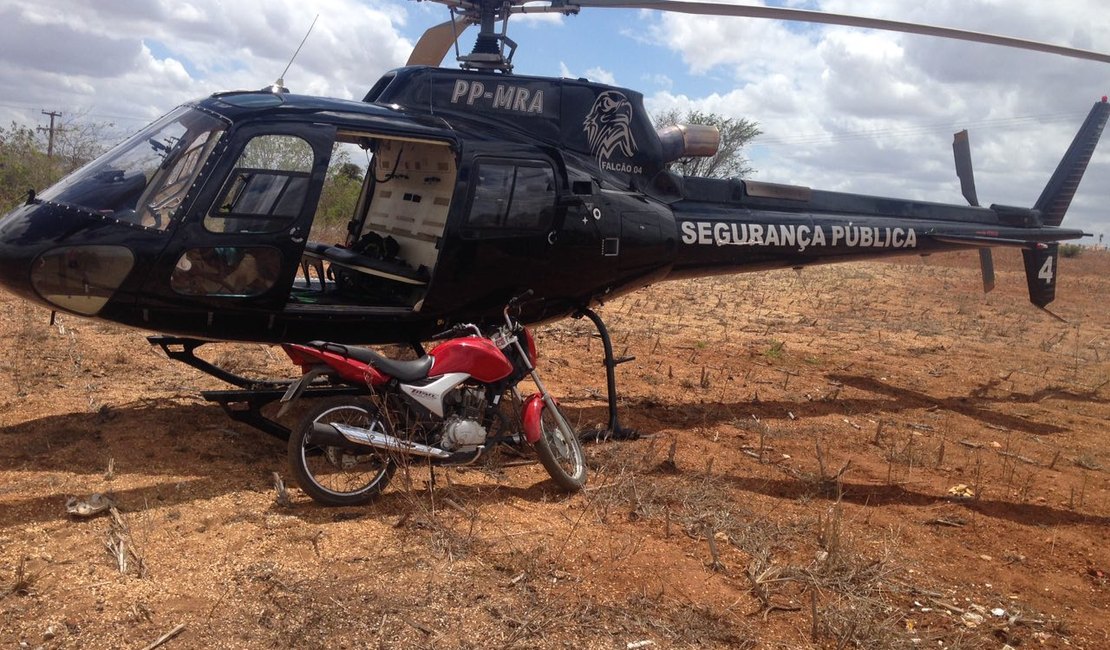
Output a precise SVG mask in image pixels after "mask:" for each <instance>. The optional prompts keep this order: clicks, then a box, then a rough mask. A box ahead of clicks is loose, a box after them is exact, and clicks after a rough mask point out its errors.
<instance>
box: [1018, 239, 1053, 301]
mask: <svg viewBox="0 0 1110 650" xmlns="http://www.w3.org/2000/svg"><path fill="white" fill-rule="evenodd" d="M1059 250H1060V246H1059V244H1055V243H1052V244H1037V245H1036V246H1035V247H1034V248H1031V249H1030V248H1027V249H1024V250H1022V251H1021V256H1022V258H1023V259H1024V261H1025V281H1026V284H1028V285H1029V302H1031V303H1033V304H1034V305H1036V306H1038V307H1040V308H1041V309H1044V308H1045V307H1046V306H1048V303H1050V302H1052V301H1053V300H1055V299H1056V261H1057V256H1058V254H1059Z"/></svg>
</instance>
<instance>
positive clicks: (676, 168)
mask: <svg viewBox="0 0 1110 650" xmlns="http://www.w3.org/2000/svg"><path fill="white" fill-rule="evenodd" d="M652 120H653V121H654V122H655V126H656V127H657V128H661V127H664V126H671V125H673V124H705V125H709V126H715V127H717V130H718V131H719V132H720V133H721V145H720V147H718V148H717V153H716V155H713V156H708V157H696V158H680V159H679V160H676V161H674V162H672V163H671V164H670V167H671V171H673V172H675V173H676V174H682V175H683V176H704V177H708V178H732V177H734V176H747V175H749V174H751V173H752V172H753V171H755V170H754V169H753V168H752V167H751V165H750V164H749V162H750V161H749V160H748V159H747V158H746V157H745V156H744V147H745V146H746V145H747V144H748V143H749V142H751V140H752V138H754V137H756V136H757V135H759V134H760V133H763V131H761V130H760V128H759V123H758V122H753V121H751V120H748V119H745V118H732V117H725V116H723V115H718V114H716V113H703V112H701V111H690V112H688V113H686V114H685V115H683V114H681V113H679V112H678V111H677V110H669V111H663V112H661V113H656V114H655V115H653V116H652Z"/></svg>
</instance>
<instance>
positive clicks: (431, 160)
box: [287, 129, 457, 311]
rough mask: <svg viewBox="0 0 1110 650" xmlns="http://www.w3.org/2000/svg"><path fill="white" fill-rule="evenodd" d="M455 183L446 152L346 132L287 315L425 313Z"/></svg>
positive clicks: (424, 143)
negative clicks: (367, 310)
mask: <svg viewBox="0 0 1110 650" xmlns="http://www.w3.org/2000/svg"><path fill="white" fill-rule="evenodd" d="M456 174H457V168H456V164H455V152H454V150H452V148H451V146H450V145H449V144H447V143H445V142H438V141H433V140H423V139H418V138H404V137H398V136H384V135H378V134H372V133H366V132H359V131H352V130H344V129H340V130H339V131H338V132H337V134H336V141H335V145H334V147H333V149H332V157H331V162H330V164H329V167H328V173H327V179H326V180H325V183H324V187H323V190H322V192H321V195H320V201H319V203H318V204H317V209H316V215H315V217H314V219H313V223H312V228H311V230H310V232H309V238H308V241H307V242H306V244H305V250H304V254H303V256H302V258H301V265H300V271H299V272H298V274H297V276H296V278H295V280H294V284H293V287H292V291H291V292H290V297H289V304H288V306H287V309H290V310H296V311H315V310H320V309H322V310H331V309H335V308H337V307H341V306H342V307H354V308H358V307H367V308H387V309H396V310H403V311H408V310H411V311H419V310H420V307H421V305H422V304H423V300H424V296H425V294H426V293H427V290H428V285H429V283H430V282H431V279H432V274H433V273H434V271H435V267H436V262H437V260H438V259H439V252H440V248H441V245H442V242H443V232H444V229H445V228H446V226H447V216H448V212H449V210H450V207H451V196H452V194H453V192H454V189H455V177H456Z"/></svg>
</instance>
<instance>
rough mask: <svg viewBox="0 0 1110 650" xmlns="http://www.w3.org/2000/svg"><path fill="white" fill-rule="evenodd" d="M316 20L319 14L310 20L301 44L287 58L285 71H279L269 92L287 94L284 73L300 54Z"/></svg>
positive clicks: (318, 18)
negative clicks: (310, 22)
mask: <svg viewBox="0 0 1110 650" xmlns="http://www.w3.org/2000/svg"><path fill="white" fill-rule="evenodd" d="M317 20H320V14H316V17H315V18H313V19H312V24H311V25H309V26H308V31H307V32H305V35H304V38H302V39H301V44H300V45H298V46H297V49H296V51H295V52H293V56H291V57H289V63H286V64H285V69H284V70H282V71H281V75H279V76H278V78H277V81H275V82H274V84H273V85H272V86H270V92H272V93H287V92H289V89H288V88H286V87H285V73H287V72H289V68H290V67H291V66H292V65H293V61H294V60H296V58H297V55H298V54H300V53H301V48H302V47H304V44H305V41H307V40H308V35H309V34H311V33H312V28H313V27H315V26H316V21H317Z"/></svg>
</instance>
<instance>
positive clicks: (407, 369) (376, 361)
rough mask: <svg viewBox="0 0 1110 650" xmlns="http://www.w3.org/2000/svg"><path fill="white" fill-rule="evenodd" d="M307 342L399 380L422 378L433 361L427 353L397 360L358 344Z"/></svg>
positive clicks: (426, 374) (425, 375) (430, 367)
mask: <svg viewBox="0 0 1110 650" xmlns="http://www.w3.org/2000/svg"><path fill="white" fill-rule="evenodd" d="M308 344H309V345H311V346H312V347H314V348H320V349H321V350H327V351H328V352H335V353H336V354H342V355H343V356H346V357H350V358H352V359H355V360H357V361H361V362H363V363H365V364H367V365H371V366H374V367H375V368H377V369H378V370H380V371H382V372H383V373H385V374H387V375H389V376H390V377H396V378H397V379H399V380H401V381H416V380H418V379H424V378H425V377H427V376H428V372H429V371H431V369H432V362H433V361H434V359H433V358H432V357H431V356H429V355H427V354H425V355H424V356H422V357H420V358H419V359H416V360H415V361H398V360H396V359H390V358H389V357H386V356H382V355H381V354H378V353H377V352H375V351H374V350H371V349H370V348H364V347H361V346H358V345H342V344H340V343H329V342H327V341H309V343H308Z"/></svg>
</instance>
